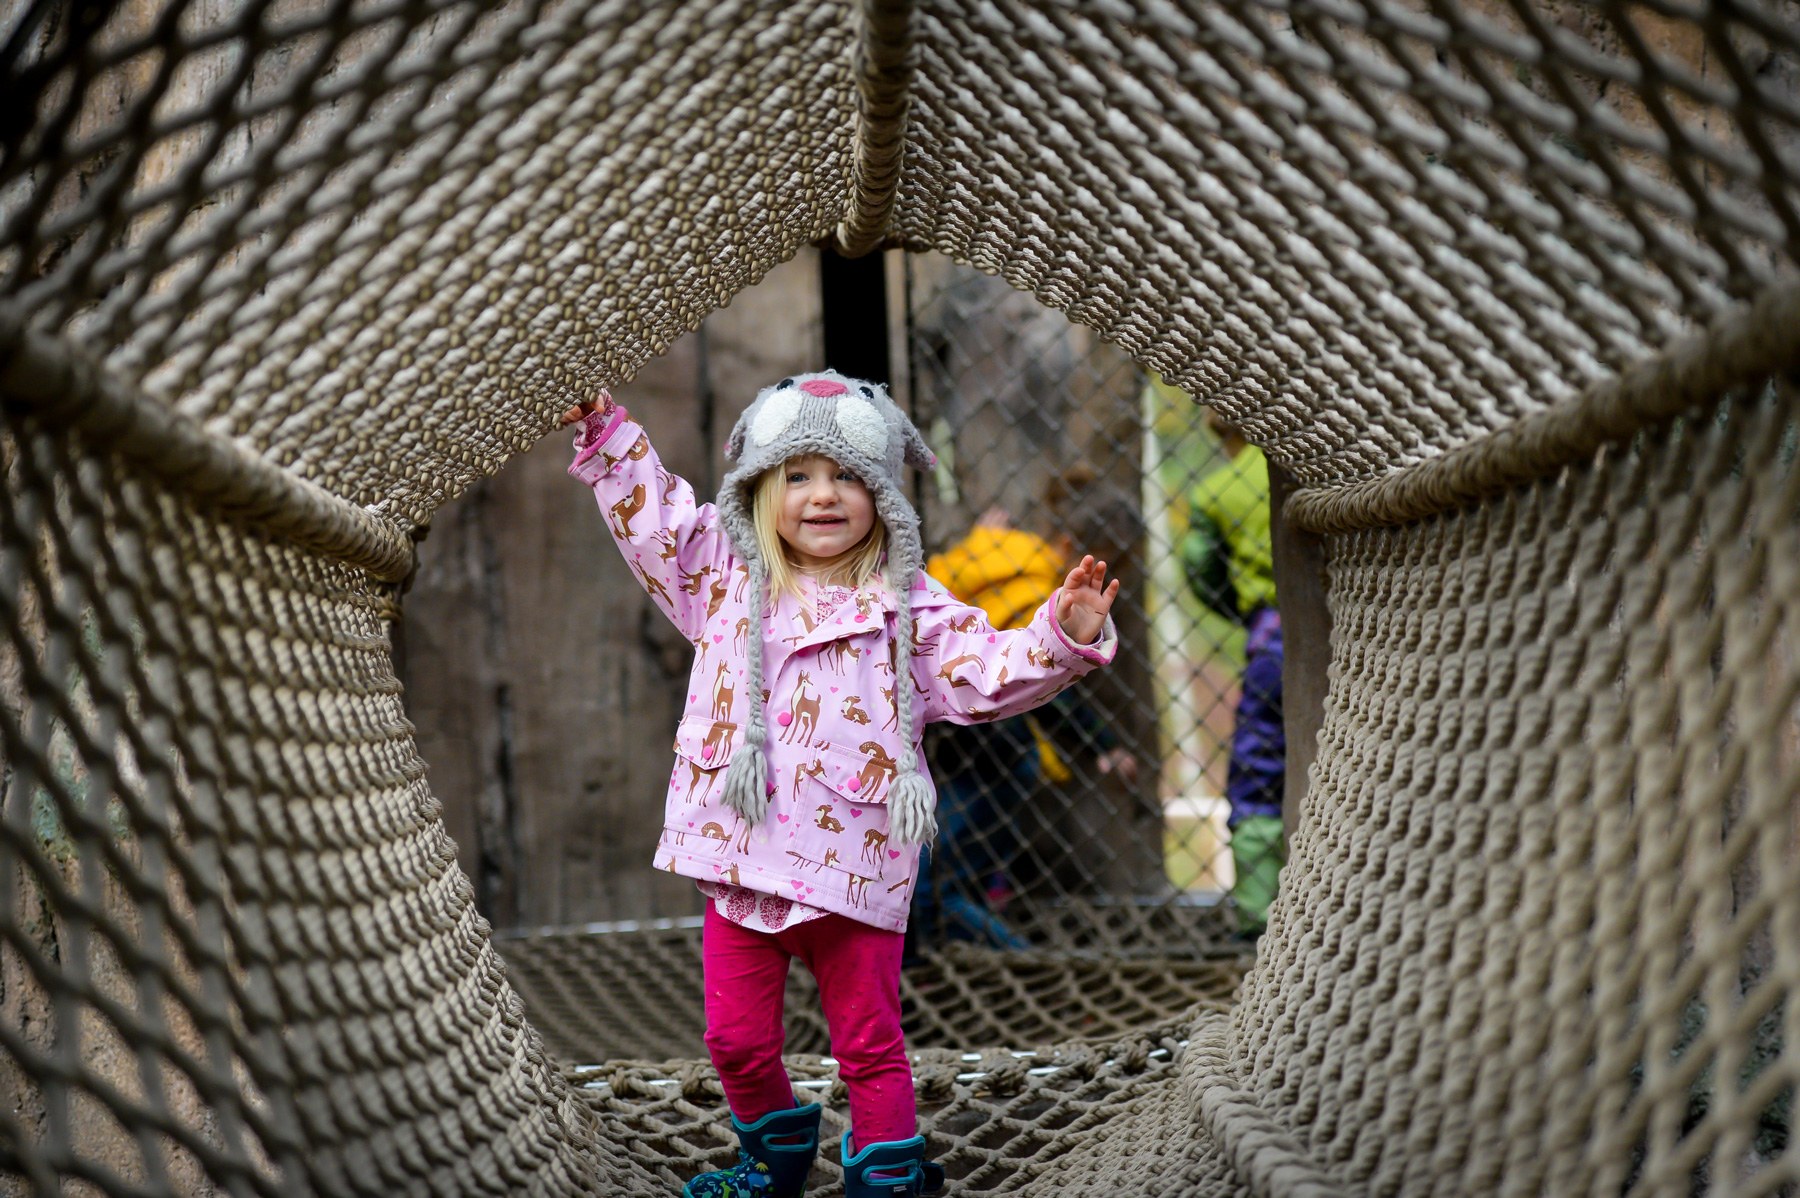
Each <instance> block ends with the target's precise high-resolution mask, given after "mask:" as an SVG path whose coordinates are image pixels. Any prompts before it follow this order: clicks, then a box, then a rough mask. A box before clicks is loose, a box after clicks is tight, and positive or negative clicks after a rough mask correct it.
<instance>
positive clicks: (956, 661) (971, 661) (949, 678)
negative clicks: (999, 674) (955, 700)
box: [936, 653, 987, 686]
mask: <svg viewBox="0 0 1800 1198" xmlns="http://www.w3.org/2000/svg"><path fill="white" fill-rule="evenodd" d="M964 666H974V667H975V668H976V669H977V670H979V671H980V672H981V673H983V674H985V673H987V662H985V661H983V660H982V659H981V654H979V653H964V654H963V655H962V656H960V657H952V658H951V659H950V660H949V661H947V662H945V663H944V664H943V666H941V667H940V668H939V669H938V672H937V675H936V677H937V678H938V680H939V681H940V682H948V683H949V684H950V685H951V686H974V685H975V684H974V683H973V682H971V681H969V680H968V679H967V678H958V677H956V676H955V675H956V671H958V670H960V669H962V668H963V667H964Z"/></svg>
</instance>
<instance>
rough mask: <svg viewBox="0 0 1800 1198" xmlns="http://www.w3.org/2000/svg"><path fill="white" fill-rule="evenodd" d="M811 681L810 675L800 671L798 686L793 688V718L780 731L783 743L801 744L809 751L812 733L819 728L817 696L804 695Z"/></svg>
mask: <svg viewBox="0 0 1800 1198" xmlns="http://www.w3.org/2000/svg"><path fill="white" fill-rule="evenodd" d="M811 681H812V675H811V674H809V673H807V672H806V671H805V670H801V671H800V682H799V685H797V686H795V687H794V709H793V716H794V718H793V719H792V720H791V721H790V722H789V723H788V726H787V727H786V728H783V729H782V730H781V739H782V741H783V742H784V743H787V744H802V745H805V746H806V747H807V748H809V749H810V748H811V747H812V743H813V742H812V737H813V732H814V731H816V730H817V729H818V726H819V696H818V695H816V694H814V695H810V696H809V695H808V694H807V693H806V687H807V684H808V683H810V682H811Z"/></svg>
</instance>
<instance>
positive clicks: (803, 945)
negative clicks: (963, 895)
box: [702, 903, 918, 1150]
mask: <svg viewBox="0 0 1800 1198" xmlns="http://www.w3.org/2000/svg"><path fill="white" fill-rule="evenodd" d="M904 939H905V938H904V936H903V935H902V934H901V933H899V932H885V931H882V930H881V929H880V928H872V927H870V926H869V925H868V924H864V923H858V922H857V921H856V920H854V919H850V918H847V917H846V916H842V915H827V916H824V917H823V918H820V919H813V920H808V921H807V922H806V923H803V924H797V925H795V926H794V927H791V928H789V929H787V930H786V931H784V932H774V933H769V932H757V931H752V930H751V929H749V928H745V927H740V926H738V925H737V924H734V923H732V922H731V921H730V920H729V919H726V918H725V917H724V916H723V915H720V914H719V913H718V911H717V910H715V909H714V908H713V906H712V904H710V903H709V904H707V908H706V929H705V934H704V940H703V946H704V947H703V953H702V959H703V961H704V963H705V970H706V1049H707V1052H709V1053H710V1054H712V1062H713V1067H714V1068H716V1069H717V1070H718V1071H719V1081H720V1082H721V1083H723V1085H724V1087H725V1100H726V1101H727V1102H729V1103H730V1104H731V1113H732V1114H734V1115H736V1116H737V1117H738V1119H740V1120H741V1121H743V1122H745V1123H754V1122H755V1121H756V1120H758V1119H760V1118H762V1117H763V1116H764V1115H766V1114H768V1113H769V1112H770V1111H778V1110H787V1109H788V1108H789V1107H792V1106H793V1105H794V1091H793V1087H792V1084H791V1083H790V1082H789V1080H788V1075H787V1069H786V1067H784V1066H783V1065H782V1063H781V1046H782V1044H783V1042H784V1041H785V1040H786V1033H785V1032H784V1031H783V1029H782V1026H781V1009H782V999H783V997H784V992H785V987H786V983H787V973H788V962H789V961H791V960H792V959H793V958H795V957H798V958H800V960H801V962H802V963H803V964H805V966H806V967H807V968H808V969H810V970H811V971H812V975H813V977H815V978H817V979H818V982H819V1000H820V1005H821V1006H823V1007H824V1008H825V1023H826V1026H827V1027H829V1028H830V1029H831V1055H832V1056H834V1057H836V1058H837V1062H838V1075H839V1076H840V1077H842V1078H843V1079H844V1085H845V1086H846V1087H847V1088H848V1089H849V1091H850V1128H851V1132H852V1134H853V1135H854V1137H855V1144H856V1147H857V1149H858V1150H860V1149H862V1148H863V1147H865V1146H867V1145H869V1144H879V1143H883V1142H886V1141H893V1140H910V1139H911V1138H912V1137H913V1136H914V1135H916V1134H918V1131H917V1129H918V1110H917V1107H916V1105H915V1103H914V1100H913V1080H912V1065H911V1064H910V1063H908V1061H907V1059H906V1041H905V1040H904V1038H903V1037H902V1035H901V1032H900V951H901V946H902V943H903V941H904Z"/></svg>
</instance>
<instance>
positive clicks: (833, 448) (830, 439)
mask: <svg viewBox="0 0 1800 1198" xmlns="http://www.w3.org/2000/svg"><path fill="white" fill-rule="evenodd" d="M815 453H816V454H822V455H824V456H825V457H828V458H830V459H832V460H833V461H835V462H836V463H837V464H838V465H840V466H843V467H845V468H847V469H849V470H851V471H853V472H854V473H855V474H856V476H857V477H858V478H860V479H861V480H862V481H863V485H864V486H866V487H868V488H869V493H870V495H871V497H873V499H874V500H875V514H876V515H877V516H878V517H879V518H880V520H881V522H882V523H883V524H885V525H886V526H887V538H888V548H887V581H888V585H889V586H891V587H892V588H893V590H894V595H895V597H896V599H897V600H898V603H897V604H896V606H897V608H898V618H899V628H898V630H897V631H898V635H899V643H900V652H899V660H898V661H897V662H896V666H895V670H894V674H895V679H894V703H895V705H896V706H897V707H898V708H899V712H898V714H899V718H900V756H899V760H898V761H897V763H896V765H897V769H896V771H895V774H894V781H893V785H892V786H890V787H889V788H888V802H887V806H888V834H889V835H890V836H891V837H893V838H894V840H896V841H897V842H901V843H906V844H923V843H925V842H926V841H929V840H930V839H931V838H932V837H933V836H935V835H937V815H936V813H935V812H934V811H933V810H932V801H931V787H930V785H929V784H928V783H927V782H926V781H925V779H924V778H922V777H920V776H919V761H918V755H917V754H916V753H915V752H914V751H913V741H914V736H913V710H912V708H913V704H912V700H913V681H912V671H911V670H910V669H908V668H907V663H908V653H909V652H910V651H911V648H912V637H913V620H912V607H911V604H910V603H908V601H907V596H908V594H909V593H910V592H911V590H912V585H913V581H914V579H915V578H917V576H918V572H919V569H920V567H921V566H923V565H924V560H925V556H924V550H923V548H922V547H921V546H920V544H919V516H918V513H916V512H914V511H913V507H912V504H910V503H908V502H907V500H906V492H905V490H904V488H903V487H902V485H901V480H902V478H903V473H902V467H903V466H906V465H912V466H915V467H919V468H924V467H928V466H932V465H934V464H936V462H937V459H936V458H935V457H934V456H933V455H932V453H931V450H929V449H928V448H926V446H925V439H924V438H923V437H921V436H920V435H919V430H918V429H916V428H914V427H913V423H912V421H910V420H908V419H907V418H906V414H905V413H904V412H902V411H901V410H900V409H899V408H898V407H896V406H895V404H894V401H893V400H891V399H889V398H888V394H887V391H886V390H885V389H884V388H882V387H881V386H879V385H878V384H875V383H869V382H864V381H863V380H861V379H853V378H846V377H845V376H844V375H841V374H839V373H837V372H836V371H835V370H826V371H821V372H819V373H817V374H797V375H794V376H792V377H791V378H785V379H782V380H781V381H780V382H779V383H776V384H775V385H774V386H773V387H765V388H763V390H762V391H760V392H758V393H757V396H756V400H755V402H753V403H752V404H751V405H750V406H749V407H748V408H746V409H745V410H744V414H743V415H742V416H739V417H738V421H737V425H736V426H735V427H733V428H732V430H731V439H730V440H729V441H728V442H727V443H726V446H725V456H726V458H727V459H729V460H730V461H731V462H733V463H734V465H733V466H732V469H731V472H730V473H729V474H727V475H726V476H725V481H724V482H723V483H722V484H721V485H720V487H719V501H718V508H719V515H720V517H721V519H723V521H724V523H725V533H726V535H727V536H729V537H730V538H731V544H732V548H733V549H735V550H737V553H738V555H739V556H740V557H742V558H743V559H744V560H745V561H746V562H748V563H749V566H750V586H751V591H752V593H753V595H754V600H753V602H752V604H751V607H750V637H749V640H750V645H751V647H752V648H751V652H750V717H749V724H748V726H747V727H746V728H745V729H744V744H743V748H742V749H740V750H739V752H738V753H737V755H736V756H735V757H733V758H732V761H731V766H730V768H729V769H728V770H726V772H725V804H726V806H728V807H730V808H731V809H732V810H733V811H736V812H737V813H738V814H740V815H742V816H743V817H744V818H745V819H747V820H749V821H750V822H751V823H752V824H759V823H761V822H762V820H763V817H764V816H765V815H767V814H768V810H769V792H768V761H767V759H766V758H765V757H764V754H763V746H764V744H765V743H766V741H767V731H766V729H767V720H766V719H765V718H764V713H763V707H764V703H763V699H762V690H763V662H762V643H763V639H762V631H763V628H762V621H763V609H764V608H765V607H766V606H768V603H769V593H768V592H769V571H768V565H767V563H765V562H764V561H763V560H762V554H761V551H760V550H759V549H758V548H757V543H756V525H755V523H754V522H753V521H752V519H751V514H750V505H751V503H752V502H753V495H754V490H755V487H756V480H757V479H758V478H760V477H761V476H762V473H763V471H765V470H768V469H770V468H772V467H775V466H779V465H781V464H782V463H783V462H786V461H788V460H789V459H791V458H797V457H804V456H806V455H807V454H815Z"/></svg>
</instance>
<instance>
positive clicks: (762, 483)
mask: <svg viewBox="0 0 1800 1198" xmlns="http://www.w3.org/2000/svg"><path fill="white" fill-rule="evenodd" d="M804 456H809V457H810V456H813V455H810V454H808V455H804ZM799 460H800V459H799V458H797V457H795V458H789V459H787V461H785V462H783V463H781V464H780V465H779V466H771V467H769V468H768V469H767V470H765V471H763V472H762V473H761V474H759V475H757V478H756V482H754V483H753V484H751V496H750V523H751V524H753V525H754V526H755V528H756V549H757V552H758V553H760V554H761V555H762V559H763V569H764V570H766V571H767V572H768V575H769V594H770V596H771V597H773V596H775V595H780V594H782V593H783V592H785V593H787V594H789V595H798V594H799V593H800V570H799V569H798V568H797V567H796V566H795V565H794V562H793V559H792V558H790V557H789V556H788V547H787V542H786V541H784V540H782V539H781V534H780V533H779V532H777V531H776V528H775V512H776V510H777V509H778V508H779V507H780V505H781V493H782V488H783V487H785V486H786V485H787V473H788V467H789V466H791V465H793V464H794V463H795V462H797V461H799ZM886 553H887V523H886V521H884V520H882V518H881V515H880V513H879V512H877V513H876V516H875V524H874V526H873V527H871V528H870V529H869V535H868V536H866V537H864V538H863V539H862V540H861V541H860V542H859V543H858V544H857V545H855V546H854V547H853V548H850V549H846V550H845V551H844V552H843V553H842V554H841V555H839V557H838V559H837V560H836V561H835V562H833V563H832V565H831V568H830V569H829V570H828V571H826V573H825V576H824V577H823V578H822V579H821V580H820V581H822V582H829V583H834V584H836V585H838V586H852V587H860V586H862V585H863V584H864V583H866V582H868V581H869V580H870V579H871V578H873V577H875V575H876V574H877V573H879V572H880V570H881V559H882V556H883V555H884V554H886Z"/></svg>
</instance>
